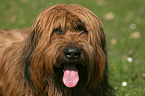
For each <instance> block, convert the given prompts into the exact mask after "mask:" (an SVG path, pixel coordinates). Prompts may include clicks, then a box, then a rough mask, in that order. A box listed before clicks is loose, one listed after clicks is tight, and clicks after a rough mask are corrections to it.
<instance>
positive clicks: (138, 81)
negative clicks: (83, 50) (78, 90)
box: [0, 0, 145, 96]
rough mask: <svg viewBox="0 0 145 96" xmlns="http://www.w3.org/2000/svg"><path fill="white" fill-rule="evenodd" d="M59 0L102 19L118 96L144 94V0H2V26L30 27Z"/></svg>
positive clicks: (113, 80) (111, 71)
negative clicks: (87, 10) (86, 9)
mask: <svg viewBox="0 0 145 96" xmlns="http://www.w3.org/2000/svg"><path fill="white" fill-rule="evenodd" d="M60 3H65V4H80V5H82V6H84V7H86V8H88V9H89V10H91V11H92V12H94V13H95V14H96V15H97V16H98V17H99V18H100V20H101V21H102V23H103V25H104V28H105V34H106V37H107V42H108V55H109V69H110V82H111V84H112V86H113V87H114V88H115V90H116V96H145V52H144V50H145V0H0V28H5V29H12V28H25V27H31V26H32V24H33V22H34V20H35V18H36V17H37V15H38V14H39V13H40V12H41V11H43V10H44V9H46V8H47V7H50V6H53V5H55V4H60ZM123 82H126V83H127V85H122V84H123Z"/></svg>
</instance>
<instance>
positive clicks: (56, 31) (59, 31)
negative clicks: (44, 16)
mask: <svg viewBox="0 0 145 96" xmlns="http://www.w3.org/2000/svg"><path fill="white" fill-rule="evenodd" d="M53 32H55V33H56V34H62V30H61V29H60V28H57V29H54V30H53Z"/></svg>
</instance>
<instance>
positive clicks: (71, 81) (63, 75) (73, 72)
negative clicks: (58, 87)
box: [51, 40, 94, 88]
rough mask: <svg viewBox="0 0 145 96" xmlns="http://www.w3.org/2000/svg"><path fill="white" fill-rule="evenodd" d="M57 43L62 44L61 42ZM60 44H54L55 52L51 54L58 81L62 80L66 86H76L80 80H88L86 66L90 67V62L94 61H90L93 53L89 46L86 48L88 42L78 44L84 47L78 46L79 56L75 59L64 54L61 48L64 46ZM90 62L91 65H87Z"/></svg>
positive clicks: (84, 81) (85, 81)
mask: <svg viewBox="0 0 145 96" xmlns="http://www.w3.org/2000/svg"><path fill="white" fill-rule="evenodd" d="M84 41H85V40H84ZM52 44H56V43H52ZM56 45H57V44H56ZM59 45H62V46H63V44H59ZM62 46H55V48H53V50H56V53H54V54H55V55H54V54H53V56H55V57H54V58H55V59H54V65H53V68H54V72H55V75H56V76H57V77H59V80H61V81H60V82H62V83H63V84H64V85H65V86H66V87H68V88H72V87H76V86H77V85H78V83H79V81H80V80H81V82H82V81H83V83H87V80H88V76H87V75H88V74H89V73H87V67H88V68H90V66H92V65H93V64H92V63H94V62H92V61H94V60H93V57H94V56H93V54H91V53H93V52H92V50H91V48H87V46H89V47H90V44H89V43H85V45H79V46H84V47H81V48H80V50H81V56H80V57H79V58H77V59H75V60H70V59H68V58H66V57H65V56H64V54H63V50H64V49H65V48H64V47H62ZM65 47H66V46H65ZM67 47H68V46H67ZM85 48H86V49H85ZM57 49H59V50H57ZM53 56H51V57H53ZM89 60H92V61H89ZM90 62H92V63H91V64H92V65H88V64H89V63H90ZM84 85H85V84H84Z"/></svg>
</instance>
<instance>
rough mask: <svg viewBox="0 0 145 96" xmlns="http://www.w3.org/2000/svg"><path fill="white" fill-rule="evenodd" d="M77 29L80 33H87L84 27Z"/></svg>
mask: <svg viewBox="0 0 145 96" xmlns="http://www.w3.org/2000/svg"><path fill="white" fill-rule="evenodd" d="M79 31H80V33H81V34H85V33H88V30H86V29H83V28H81V29H79Z"/></svg>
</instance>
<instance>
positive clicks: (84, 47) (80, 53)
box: [0, 4, 113, 96]
mask: <svg viewBox="0 0 145 96" xmlns="http://www.w3.org/2000/svg"><path fill="white" fill-rule="evenodd" d="M27 33H29V34H28V35H27ZM25 37H26V38H25ZM107 73H108V68H107V48H106V41H105V36H104V32H103V25H102V23H101V21H100V20H99V19H98V17H97V16H96V15H95V14H93V13H92V12H91V11H89V10H88V9H86V8H84V7H82V6H80V5H76V4H72V5H63V4H59V5H55V6H53V7H50V8H48V9H46V10H44V11H43V12H41V13H40V14H39V16H38V17H37V18H36V21H35V23H34V25H33V26H32V28H30V29H24V30H12V31H5V30H0V94H1V95H2V96H113V89H112V87H111V86H110V85H109V83H108V75H107Z"/></svg>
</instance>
